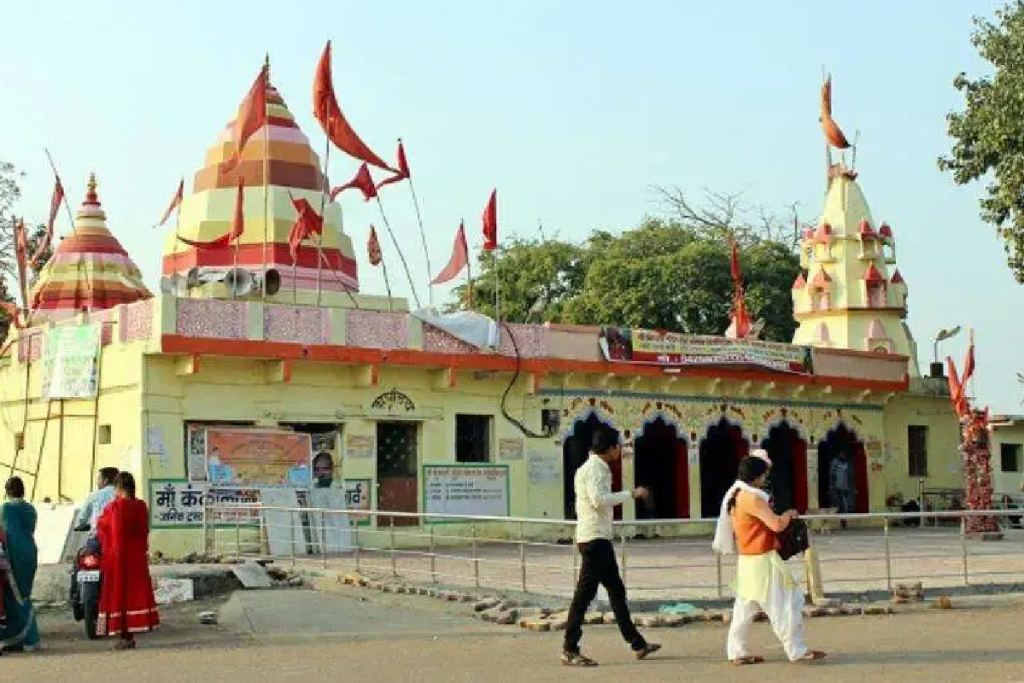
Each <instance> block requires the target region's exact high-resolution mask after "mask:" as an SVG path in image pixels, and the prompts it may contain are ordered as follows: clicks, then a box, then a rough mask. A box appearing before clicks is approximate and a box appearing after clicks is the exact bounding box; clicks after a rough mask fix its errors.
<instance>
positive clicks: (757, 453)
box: [750, 448, 772, 467]
mask: <svg viewBox="0 0 1024 683" xmlns="http://www.w3.org/2000/svg"><path fill="white" fill-rule="evenodd" d="M750 456H751V457H752V458H760V459H761V460H764V461H765V462H766V463H768V467H771V466H772V459H771V458H769V457H768V451H766V450H765V449H763V448H755V449H754V450H753V452H751V454H750Z"/></svg>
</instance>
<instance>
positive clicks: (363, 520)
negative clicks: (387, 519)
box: [344, 479, 373, 526]
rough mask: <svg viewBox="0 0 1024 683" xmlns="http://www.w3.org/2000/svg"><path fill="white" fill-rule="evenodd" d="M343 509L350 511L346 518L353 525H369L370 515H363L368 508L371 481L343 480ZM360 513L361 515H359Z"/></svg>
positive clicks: (371, 486) (371, 487) (371, 488)
mask: <svg viewBox="0 0 1024 683" xmlns="http://www.w3.org/2000/svg"><path fill="white" fill-rule="evenodd" d="M344 490H345V509H346V510H351V511H352V513H351V514H349V516H348V518H349V519H350V520H351V521H352V523H353V524H357V525H360V526H362V525H365V524H369V523H370V515H368V514H365V513H366V512H368V511H369V510H370V509H371V507H370V491H372V490H373V480H372V479H346V480H345V489H344ZM360 511H361V512H362V513H363V514H359V513H360Z"/></svg>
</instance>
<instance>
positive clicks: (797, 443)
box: [761, 422, 807, 514]
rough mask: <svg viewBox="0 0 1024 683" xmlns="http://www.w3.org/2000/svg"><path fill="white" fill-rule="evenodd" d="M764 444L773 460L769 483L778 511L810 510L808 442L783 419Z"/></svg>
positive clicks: (773, 428)
mask: <svg viewBox="0 0 1024 683" xmlns="http://www.w3.org/2000/svg"><path fill="white" fill-rule="evenodd" d="M761 448H763V449H765V450H766V451H768V457H769V458H771V461H772V473H771V475H770V476H769V477H768V485H769V487H770V490H771V493H772V499H773V500H774V504H775V511H776V512H777V513H779V514H781V513H783V512H785V511H786V510H791V509H795V510H796V511H797V512H807V442H806V441H804V440H803V439H801V438H800V433H799V432H797V431H796V430H795V429H793V428H792V427H791V426H790V425H789V423H787V422H782V423H781V424H779V425H778V426H775V427H772V428H771V430H769V432H768V438H766V439H764V440H763V441H762V442H761Z"/></svg>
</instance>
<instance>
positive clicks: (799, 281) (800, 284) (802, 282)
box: [793, 273, 807, 289]
mask: <svg viewBox="0 0 1024 683" xmlns="http://www.w3.org/2000/svg"><path fill="white" fill-rule="evenodd" d="M806 285H807V280H806V279H804V274H803V273H799V274H798V275H797V276H796V280H794V281H793V289H803V288H804V287H805V286H806Z"/></svg>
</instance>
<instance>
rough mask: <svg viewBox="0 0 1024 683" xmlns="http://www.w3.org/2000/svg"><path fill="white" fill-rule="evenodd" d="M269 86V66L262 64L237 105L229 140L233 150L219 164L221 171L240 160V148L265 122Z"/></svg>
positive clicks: (229, 168)
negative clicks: (233, 145)
mask: <svg viewBox="0 0 1024 683" xmlns="http://www.w3.org/2000/svg"><path fill="white" fill-rule="evenodd" d="M269 86H270V67H269V66H268V65H267V64H264V65H263V68H262V69H261V70H260V73H259V75H258V76H257V77H256V80H255V81H253V84H252V87H251V88H249V92H248V94H246V96H245V99H244V100H242V104H241V106H239V107H238V115H237V116H235V120H234V122H233V123H232V124H231V140H232V142H234V143H235V151H234V152H232V154H231V156H230V157H228V159H226V160H225V161H224V162H223V163H222V164H221V165H220V170H221V171H230V170H231V169H233V168H234V167H235V166H237V165H238V162H239V161H241V160H242V149H243V148H244V147H245V143H246V142H248V141H249V138H251V137H252V136H253V134H254V133H255V132H256V131H258V130H259V129H260V128H262V127H263V126H265V125H266V124H267V88H268V87H269Z"/></svg>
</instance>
